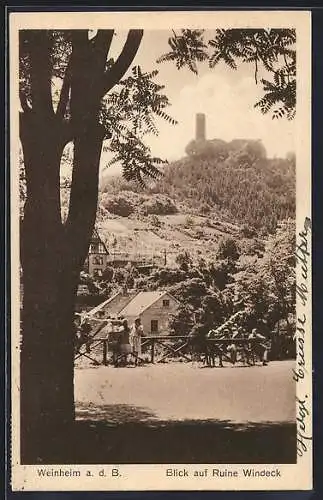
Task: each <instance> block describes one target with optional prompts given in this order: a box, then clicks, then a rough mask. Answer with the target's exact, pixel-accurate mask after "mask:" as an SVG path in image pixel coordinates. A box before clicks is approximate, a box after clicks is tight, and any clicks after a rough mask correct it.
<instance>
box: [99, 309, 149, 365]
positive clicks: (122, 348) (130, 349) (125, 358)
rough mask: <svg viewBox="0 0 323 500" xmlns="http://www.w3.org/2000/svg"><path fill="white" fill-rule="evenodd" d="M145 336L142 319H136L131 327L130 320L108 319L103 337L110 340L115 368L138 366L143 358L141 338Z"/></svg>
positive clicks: (102, 331) (102, 333)
mask: <svg viewBox="0 0 323 500" xmlns="http://www.w3.org/2000/svg"><path fill="white" fill-rule="evenodd" d="M143 335H144V331H143V327H142V324H141V320H140V318H136V319H135V321H134V323H133V325H132V326H131V327H130V326H129V323H128V320H127V319H125V318H122V317H119V318H117V319H113V318H110V317H108V318H107V320H106V324H105V326H104V328H103V329H102V330H101V337H102V338H103V337H104V338H106V339H107V340H108V346H109V349H110V350H111V351H112V362H113V365H114V366H115V367H118V366H128V365H129V363H133V364H134V365H135V366H138V364H139V363H140V356H141V338H142V337H143Z"/></svg>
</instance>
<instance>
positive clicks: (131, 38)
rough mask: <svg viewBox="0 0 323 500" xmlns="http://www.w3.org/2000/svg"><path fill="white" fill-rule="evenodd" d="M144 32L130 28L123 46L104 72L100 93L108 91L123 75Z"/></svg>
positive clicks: (136, 50)
mask: <svg viewBox="0 0 323 500" xmlns="http://www.w3.org/2000/svg"><path fill="white" fill-rule="evenodd" d="M143 34H144V32H143V30H130V31H129V33H128V36H127V40H126V42H125V44H124V47H123V49H122V51H121V53H120V55H119V57H118V59H117V60H116V62H115V63H114V65H113V66H112V68H111V69H110V70H108V71H106V72H105V75H104V82H103V89H102V95H104V94H106V93H107V92H109V90H110V89H112V87H114V85H116V84H117V83H118V82H119V81H120V79H121V78H122V77H123V75H124V74H125V73H126V71H127V69H128V68H129V66H130V64H131V63H132V61H133V60H134V58H135V56H136V54H137V52H138V49H139V46H140V43H141V39H142V36H143Z"/></svg>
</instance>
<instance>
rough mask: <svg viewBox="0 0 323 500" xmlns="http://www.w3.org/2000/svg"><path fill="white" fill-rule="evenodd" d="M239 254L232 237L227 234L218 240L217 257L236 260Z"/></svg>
mask: <svg viewBox="0 0 323 500" xmlns="http://www.w3.org/2000/svg"><path fill="white" fill-rule="evenodd" d="M239 255H240V252H239V249H238V246H237V244H236V242H235V240H234V239H233V238H230V236H228V237H224V238H222V239H221V240H220V242H219V246H218V250H217V258H218V259H219V260H225V259H229V260H237V259H238V258H239Z"/></svg>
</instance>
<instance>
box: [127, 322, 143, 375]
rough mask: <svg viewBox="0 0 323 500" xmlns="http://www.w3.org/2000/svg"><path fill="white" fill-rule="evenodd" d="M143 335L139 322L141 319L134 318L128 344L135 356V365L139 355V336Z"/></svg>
mask: <svg viewBox="0 0 323 500" xmlns="http://www.w3.org/2000/svg"><path fill="white" fill-rule="evenodd" d="M143 335H144V329H143V327H142V324H141V319H140V318H136V319H135V322H134V324H133V325H132V329H131V337H130V344H131V347H132V354H133V356H134V358H135V366H137V365H138V361H139V356H141V337H143Z"/></svg>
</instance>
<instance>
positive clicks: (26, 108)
mask: <svg viewBox="0 0 323 500" xmlns="http://www.w3.org/2000/svg"><path fill="white" fill-rule="evenodd" d="M19 99H20V105H21V108H22V110H23V111H24V112H25V113H28V112H29V111H31V110H32V108H31V106H30V105H29V103H28V99H27V97H26V95H25V94H24V93H23V92H19Z"/></svg>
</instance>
